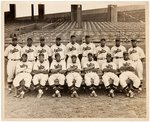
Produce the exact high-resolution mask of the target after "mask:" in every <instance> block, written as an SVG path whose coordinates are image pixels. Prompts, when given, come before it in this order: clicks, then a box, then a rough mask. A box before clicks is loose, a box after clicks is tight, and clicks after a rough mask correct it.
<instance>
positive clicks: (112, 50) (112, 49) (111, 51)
mask: <svg viewBox="0 0 150 122" xmlns="http://www.w3.org/2000/svg"><path fill="white" fill-rule="evenodd" d="M110 53H111V54H112V56H114V47H112V48H111V49H110Z"/></svg>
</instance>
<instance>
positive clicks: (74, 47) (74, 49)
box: [66, 43, 81, 57]
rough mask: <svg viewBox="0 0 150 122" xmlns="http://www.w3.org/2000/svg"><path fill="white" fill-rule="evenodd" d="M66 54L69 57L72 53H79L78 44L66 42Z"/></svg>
mask: <svg viewBox="0 0 150 122" xmlns="http://www.w3.org/2000/svg"><path fill="white" fill-rule="evenodd" d="M66 54H67V55H68V56H69V57H71V56H72V55H76V56H78V55H79V54H81V48H80V45H79V44H78V43H75V44H72V43H68V44H67V45H66Z"/></svg>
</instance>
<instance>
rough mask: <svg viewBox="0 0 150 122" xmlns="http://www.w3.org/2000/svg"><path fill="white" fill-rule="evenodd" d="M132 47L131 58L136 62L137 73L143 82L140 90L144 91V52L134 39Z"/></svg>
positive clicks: (129, 51)
mask: <svg viewBox="0 0 150 122" xmlns="http://www.w3.org/2000/svg"><path fill="white" fill-rule="evenodd" d="M131 43H132V47H131V48H130V49H129V50H128V53H129V58H130V59H131V60H132V61H134V65H135V70H136V72H137V75H138V77H139V78H140V80H141V85H140V88H139V90H142V88H141V87H142V83H143V61H144V58H145V54H144V51H143V50H142V49H141V48H140V47H139V46H137V40H136V39H132V40H131Z"/></svg>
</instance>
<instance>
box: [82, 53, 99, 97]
mask: <svg viewBox="0 0 150 122" xmlns="http://www.w3.org/2000/svg"><path fill="white" fill-rule="evenodd" d="M83 70H84V71H85V76H84V79H85V84H86V86H88V88H89V90H90V91H91V94H90V95H91V97H96V96H97V94H96V92H95V89H96V86H98V85H99V82H100V80H99V76H98V74H97V72H98V70H99V65H98V63H97V62H96V61H94V60H93V54H92V53H88V61H87V62H85V63H84V64H83Z"/></svg>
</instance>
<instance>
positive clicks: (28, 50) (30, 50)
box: [21, 45, 37, 65]
mask: <svg viewBox="0 0 150 122" xmlns="http://www.w3.org/2000/svg"><path fill="white" fill-rule="evenodd" d="M23 53H25V54H27V56H28V59H27V60H28V61H29V62H31V63H32V65H34V62H35V59H36V57H37V52H36V48H35V46H33V45H32V46H31V47H29V46H27V45H26V46H24V47H23V48H22V50H21V54H23Z"/></svg>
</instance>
